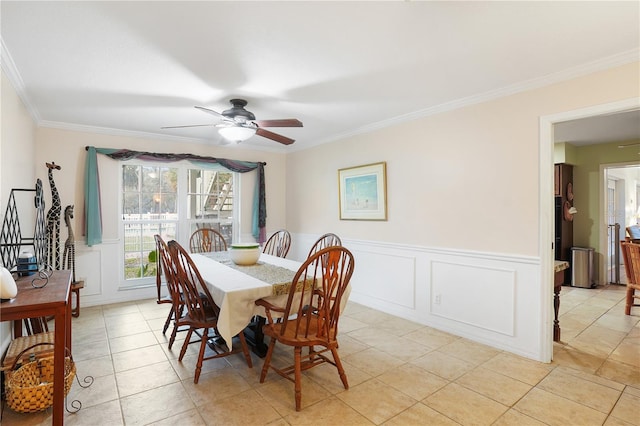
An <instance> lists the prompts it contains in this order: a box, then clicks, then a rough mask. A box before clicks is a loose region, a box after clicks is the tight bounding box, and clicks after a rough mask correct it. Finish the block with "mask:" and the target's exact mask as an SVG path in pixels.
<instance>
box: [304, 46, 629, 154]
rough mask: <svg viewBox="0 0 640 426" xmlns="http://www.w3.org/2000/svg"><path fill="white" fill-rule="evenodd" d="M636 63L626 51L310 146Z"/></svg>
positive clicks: (396, 118)
mask: <svg viewBox="0 0 640 426" xmlns="http://www.w3.org/2000/svg"><path fill="white" fill-rule="evenodd" d="M638 61H640V49H632V50H628V51H626V52H622V53H619V54H616V55H612V56H608V57H606V58H602V59H598V60H596V61H592V62H588V63H586V64H582V65H579V66H577V67H573V68H569V69H566V70H563V71H559V72H556V73H553V74H548V75H546V76H543V77H537V78H534V79H531V80H526V81H523V82H520V83H516V84H512V85H509V86H505V87H502V88H500V89H496V90H490V91H488V92H484V93H479V94H477V95H472V96H467V97H464V98H460V99H456V100H453V101H450V102H445V103H442V104H439V105H435V106H433V107H429V108H425V109H422V110H418V111H414V112H411V113H408V114H404V115H400V116H397V117H393V118H390V119H387V120H383V121H379V122H377V123H372V124H370V125H367V126H363V127H360V128H358V129H355V130H353V131H350V132H345V133H341V134H339V135H335V136H333V137H331V138H328V139H325V140H322V141H318V143H315V144H313V146H317V145H321V144H324V143H329V142H335V141H337V140H340V139H344V138H347V137H350V136H356V135H360V134H363V133H369V132H373V131H375V130H380V129H384V128H386V127H390V126H394V125H397V124H401V123H405V122H407V121H412V120H416V119H419V118H425V117H428V116H431V115H435V114H440V113H443V112H447V111H453V110H456V109H459V108H463V107H466V106H471V105H475V104H480V103H483V102H489V101H492V100H494V99H498V98H503V97H506V96H510V95H514V94H516V93H520V92H525V91H527V90H533V89H539V88H541V87H545V86H550V85H552V84H556V83H560V82H563V81H567V80H571V79H573V78H578V77H582V76H584V75H588V74H592V73H594V72H598V71H603V70H606V69H609V68H615V67H618V66H622V65H626V64H629V63H632V62H638Z"/></svg>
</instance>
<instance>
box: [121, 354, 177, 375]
mask: <svg viewBox="0 0 640 426" xmlns="http://www.w3.org/2000/svg"><path fill="white" fill-rule="evenodd" d="M112 362H113V358H112ZM163 362H166V363H168V364H169V365H170V366H171V368H172V369H173V370H174V372H175V373H176V375H178V372H177V371H175V368H174V367H173V363H172V362H171V361H170V360H169V359H166V360H163V361H156V362H151V363H148V364H144V365H138V366H136V367H132V368H126V369H124V370H118V371H116V370H115V366H114V370H113V374H120V373H124V372H126V371H131V370H137V369H139V368H144V367H148V366H150V365H156V364H161V363H163ZM179 377H180V376H178V378H179Z"/></svg>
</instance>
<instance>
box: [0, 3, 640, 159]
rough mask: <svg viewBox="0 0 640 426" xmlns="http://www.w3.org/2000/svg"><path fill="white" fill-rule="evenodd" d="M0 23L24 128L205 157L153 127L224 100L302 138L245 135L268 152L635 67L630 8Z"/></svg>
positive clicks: (209, 135)
mask: <svg viewBox="0 0 640 426" xmlns="http://www.w3.org/2000/svg"><path fill="white" fill-rule="evenodd" d="M0 18H1V27H0V28H1V36H2V67H3V69H4V70H5V73H6V74H7V75H8V76H9V78H10V80H11V81H12V83H13V85H14V86H16V88H17V90H18V93H19V94H20V96H21V97H22V99H23V101H24V102H25V104H26V105H27V108H28V109H29V111H30V112H31V113H32V115H33V116H34V119H35V120H36V122H37V123H38V125H40V126H48V127H60V128H68V129H75V130H87V131H92V132H103V133H110V134H133V135H152V136H153V137H154V138H157V137H161V138H170V139H180V140H182V139H184V140H194V141H197V142H202V143H209V144H216V143H220V137H219V136H218V135H217V132H216V130H215V127H197V128H190V129H172V130H161V129H160V128H161V127H162V126H173V125H187V124H208V123H211V124H214V121H212V118H213V117H212V116H210V115H207V114H204V113H203V112H201V111H198V110H196V109H195V108H193V107H194V106H195V105H200V106H204V107H208V108H211V109H213V110H215V111H222V110H224V109H227V108H228V107H229V106H230V105H229V103H228V101H229V99H231V98H235V97H240V98H245V99H247V100H248V101H249V105H248V106H247V109H248V110H250V111H252V112H253V113H254V114H255V115H256V116H257V118H258V119H275V118H298V119H300V120H301V121H302V122H303V123H304V127H303V128H270V130H272V131H275V132H278V133H281V134H283V135H285V136H289V137H292V138H294V139H296V143H295V144H294V145H291V146H288V147H285V146H282V145H280V144H277V143H275V142H272V141H270V140H268V139H264V138H262V137H259V136H254V137H253V138H251V139H249V140H248V141H246V142H244V143H243V144H242V145H243V146H247V147H252V148H257V149H281V150H284V151H291V150H296V149H304V148H306V147H310V146H313V145H316V144H320V143H325V142H329V141H333V140H336V139H339V138H340V137H343V136H347V135H352V134H357V133H361V132H364V131H367V130H373V129H376V128H380V127H384V126H388V125H391V124H395V123H399V122H402V121H405V120H409V119H414V118H418V117H422V116H426V115H428V114H433V113H437V112H440V111H445V110H450V109H453V108H457V107H460V106H464V105H468V104H471V103H474V102H481V101H484V100H488V99H493V98H496V97H498V96H503V95H508V94H512V93H515V92H518V91H521V90H526V89H529V88H535V87H540V86H542V85H545V84H551V83H554V82H557V81H561V80H563V79H566V78H573V77H575V76H578V75H583V74H585V73H588V72H592V71H597V70H599V69H604V68H608V67H611V66H616V65H620V64H624V63H628V62H631V61H637V60H638V58H639V52H640V3H639V2H637V1H625V2H611V1H603V2H575V1H571V2H546V1H545V2H482V1H474V2H429V1H425V2H406V1H405V2H398V1H394V2H264V1H263V2H244V1H242V2H213V1H201V2H180V1H173V2H171V1H165V2H147V1H144V2H132V1H130V2H82V1H78V2H76V1H73V2H25V1H16V2H14V1H6V0H3V1H2V2H0ZM639 95H640V94H639ZM607 119H612V116H610V117H608V118H603V119H602V120H607ZM616 119H618V118H616ZM598 120H600V119H598ZM629 122H630V123H631V124H630V126H631V127H633V128H634V129H635V132H636V133H635V136H634V137H635V138H640V130H639V129H638V126H637V124H638V122H639V121H638V115H637V113H636V115H635V116H633V117H631V118H630V119H629V120H626V119H625V121H624V122H622V123H623V124H620V123H618V124H615V125H610V124H609V123H608V122H605V123H604V124H603V123H602V122H599V123H597V124H595V127H591V128H589V130H586V129H587V126H592V123H594V122H591V121H587V123H586V126H582V125H579V126H577V125H576V126H574V124H579V123H567V125H566V126H564V125H559V126H556V133H561V134H562V135H563V138H564V139H563V140H562V141H568V142H572V143H576V144H580V143H584V141H587V142H590V143H596V142H595V141H594V138H595V136H594V135H595V134H596V133H597V131H598V130H599V129H602V128H607V129H609V131H611V132H613V131H614V130H622V128H624V127H627V124H624V123H629ZM580 124H584V122H581V123H580ZM634 125H635V127H634ZM601 137H603V138H605V139H607V140H606V141H612V140H616V139H617V138H618V135H617V134H613V133H608V136H607V135H603V136H601V135H598V136H597V138H598V140H599V138H601ZM628 137H630V136H629V135H628V134H627V135H625V136H624V139H626V138H628ZM581 141H582V142H581Z"/></svg>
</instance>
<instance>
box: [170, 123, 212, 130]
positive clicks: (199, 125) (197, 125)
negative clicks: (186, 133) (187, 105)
mask: <svg viewBox="0 0 640 426" xmlns="http://www.w3.org/2000/svg"><path fill="white" fill-rule="evenodd" d="M211 126H213V124H188V125H186V126H164V127H160V128H161V129H182V128H183V127H211Z"/></svg>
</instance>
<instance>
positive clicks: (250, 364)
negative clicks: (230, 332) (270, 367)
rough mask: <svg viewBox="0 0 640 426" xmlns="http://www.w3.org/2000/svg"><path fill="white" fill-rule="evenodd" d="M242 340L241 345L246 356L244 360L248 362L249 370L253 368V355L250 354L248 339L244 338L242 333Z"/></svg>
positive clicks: (240, 334)
mask: <svg viewBox="0 0 640 426" xmlns="http://www.w3.org/2000/svg"><path fill="white" fill-rule="evenodd" d="M238 337H239V338H240V345H241V346H242V353H243V354H244V358H245V359H246V360H247V365H248V366H249V368H253V362H252V361H251V354H250V353H249V347H248V346H247V339H245V337H244V332H243V331H241V332H240V333H239V334H238Z"/></svg>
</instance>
